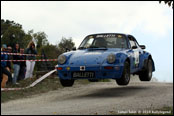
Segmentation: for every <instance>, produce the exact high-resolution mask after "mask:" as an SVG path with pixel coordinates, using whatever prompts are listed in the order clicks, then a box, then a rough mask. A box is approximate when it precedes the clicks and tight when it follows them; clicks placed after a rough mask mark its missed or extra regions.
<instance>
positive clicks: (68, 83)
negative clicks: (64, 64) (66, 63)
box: [60, 79, 74, 87]
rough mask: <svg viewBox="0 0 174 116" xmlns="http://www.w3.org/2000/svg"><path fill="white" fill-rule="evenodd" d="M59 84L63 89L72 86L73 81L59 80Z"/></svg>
mask: <svg viewBox="0 0 174 116" xmlns="http://www.w3.org/2000/svg"><path fill="white" fill-rule="evenodd" d="M60 83H61V84H62V86H64V87H71V86H73V84H74V80H72V79H71V80H64V79H60Z"/></svg>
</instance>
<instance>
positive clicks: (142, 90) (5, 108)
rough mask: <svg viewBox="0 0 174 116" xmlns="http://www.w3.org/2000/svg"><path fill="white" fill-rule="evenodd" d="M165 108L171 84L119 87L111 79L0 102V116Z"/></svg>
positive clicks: (167, 103)
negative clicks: (6, 115)
mask: <svg viewBox="0 0 174 116" xmlns="http://www.w3.org/2000/svg"><path fill="white" fill-rule="evenodd" d="M166 106H169V107H173V83H157V82H130V84H129V85H128V86H125V87H123V86H118V85H117V84H116V82H115V81H114V80H113V81H111V82H97V83H90V84H88V85H80V84H77V83H75V84H74V86H73V87H68V88H63V89H58V90H56V91H51V92H48V93H44V94H40V95H34V96H32V97H28V98H24V99H18V100H13V101H9V102H6V103H1V114H2V115H4V114H14V115H34V114H35V115H38V114H40V115H42V114H48V115H54V114H55V115H64V114H65V115H66V114H67V115H68V114H78V115H83V114H89V115H95V114H117V113H118V114H120V113H124V112H128V111H129V113H130V112H132V111H133V112H137V111H141V112H142V111H144V110H148V109H150V110H152V109H160V108H162V107H166Z"/></svg>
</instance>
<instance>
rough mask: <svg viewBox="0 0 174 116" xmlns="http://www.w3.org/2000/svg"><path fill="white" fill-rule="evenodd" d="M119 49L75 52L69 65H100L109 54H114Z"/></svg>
mask: <svg viewBox="0 0 174 116" xmlns="http://www.w3.org/2000/svg"><path fill="white" fill-rule="evenodd" d="M119 51H121V49H116V50H77V51H75V52H73V54H72V55H71V56H70V58H69V62H68V63H69V65H71V66H83V65H85V66H86V65H90V66H91V65H101V64H102V63H103V62H104V61H105V60H106V59H107V56H108V55H109V54H111V53H113V54H116V53H117V52H119Z"/></svg>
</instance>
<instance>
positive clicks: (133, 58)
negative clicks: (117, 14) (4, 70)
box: [57, 33, 155, 87]
mask: <svg viewBox="0 0 174 116" xmlns="http://www.w3.org/2000/svg"><path fill="white" fill-rule="evenodd" d="M144 49H145V46H144V45H139V44H138V42H137V41H136V39H135V38H134V37H133V36H132V35H127V34H120V33H101V34H92V35H88V36H87V37H85V39H84V40H83V41H82V43H81V44H80V46H79V48H78V49H77V50H74V51H70V52H66V53H63V54H61V55H60V56H59V57H58V67H57V72H58V76H59V79H60V82H61V84H62V86H64V87H70V86H72V85H73V84H74V81H75V80H77V79H88V80H89V81H96V80H99V79H115V80H116V82H117V84H118V85H127V84H128V83H129V80H130V74H137V75H139V78H140V80H141V81H150V80H151V78H152V72H153V71H155V65H154V61H153V59H152V55H151V54H150V53H148V52H147V51H144Z"/></svg>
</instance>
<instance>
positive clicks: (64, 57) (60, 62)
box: [58, 55, 66, 64]
mask: <svg viewBox="0 0 174 116" xmlns="http://www.w3.org/2000/svg"><path fill="white" fill-rule="evenodd" d="M65 62H66V56H64V55H60V56H59V57H58V64H64V63H65Z"/></svg>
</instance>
